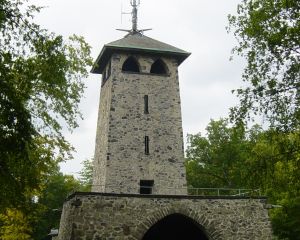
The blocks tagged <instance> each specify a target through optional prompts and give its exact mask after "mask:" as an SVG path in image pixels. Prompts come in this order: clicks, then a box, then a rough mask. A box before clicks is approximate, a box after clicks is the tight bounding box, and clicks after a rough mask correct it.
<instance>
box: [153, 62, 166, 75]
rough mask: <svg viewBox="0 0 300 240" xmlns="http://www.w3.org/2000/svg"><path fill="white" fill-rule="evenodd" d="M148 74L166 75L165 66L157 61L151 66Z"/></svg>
mask: <svg viewBox="0 0 300 240" xmlns="http://www.w3.org/2000/svg"><path fill="white" fill-rule="evenodd" d="M150 73H154V74H167V66H166V64H165V63H164V62H163V61H162V60H161V59H158V60H156V61H155V62H154V63H153V64H152V66H151V70H150Z"/></svg>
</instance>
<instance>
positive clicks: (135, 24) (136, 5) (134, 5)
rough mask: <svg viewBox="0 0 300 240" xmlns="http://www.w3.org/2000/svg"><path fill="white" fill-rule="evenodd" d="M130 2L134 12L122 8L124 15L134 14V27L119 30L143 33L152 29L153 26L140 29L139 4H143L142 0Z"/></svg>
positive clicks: (131, 0)
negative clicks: (124, 10)
mask: <svg viewBox="0 0 300 240" xmlns="http://www.w3.org/2000/svg"><path fill="white" fill-rule="evenodd" d="M130 4H131V6H132V12H131V13H128V12H123V10H122V13H121V14H122V15H123V14H131V16H132V29H131V30H127V29H117V30H118V31H123V32H128V33H131V34H135V33H143V32H145V31H149V30H152V28H148V29H142V30H138V6H139V5H140V4H141V1H140V0H130Z"/></svg>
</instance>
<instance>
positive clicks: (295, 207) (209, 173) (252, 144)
mask: <svg viewBox="0 0 300 240" xmlns="http://www.w3.org/2000/svg"><path fill="white" fill-rule="evenodd" d="M206 130H207V136H206V137H202V136H201V135H200V134H196V135H190V136H189V145H188V148H187V151H186V156H187V162H186V166H187V182H188V185H189V186H192V187H196V188H199V187H202V188H203V187H204V188H216V187H218V188H220V187H226V188H228V187H230V188H232V187H234V188H247V189H257V188H259V189H260V190H261V194H263V195H265V196H267V197H268V201H269V202H270V203H271V204H273V205H277V206H279V208H275V209H271V210H270V217H271V220H272V224H273V229H274V233H275V234H276V235H277V236H278V237H279V239H291V240H298V239H299V240H300V234H299V233H300V215H299V213H300V211H299V209H300V198H299V196H300V179H299V176H300V168H299V166H300V165H299V164H300V154H299V151H298V149H299V146H300V134H299V132H292V133H289V132H288V133H287V132H285V131H280V130H278V129H275V128H273V129H272V128H271V129H268V130H263V129H262V128H261V127H260V126H258V125H255V126H253V127H252V128H251V129H249V130H246V129H244V128H237V127H230V126H229V125H228V122H227V121H225V120H219V121H213V120H212V121H211V122H210V123H209V125H208V127H207V128H206ZM214 194H215V193H214ZM226 194H228V192H226ZM233 194H236V193H233Z"/></svg>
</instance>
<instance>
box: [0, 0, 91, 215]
mask: <svg viewBox="0 0 300 240" xmlns="http://www.w3.org/2000/svg"><path fill="white" fill-rule="evenodd" d="M40 10H41V8H39V7H36V6H30V5H29V4H28V2H27V1H26V0H25V1H20V0H9V1H8V0H0V78H1V79H0V89H1V92H0V182H1V184H0V209H4V208H5V207H9V206H16V207H19V206H22V205H24V202H26V201H28V199H31V196H32V194H34V191H36V190H38V189H39V184H40V183H41V180H42V178H43V176H47V173H48V172H49V171H50V169H51V168H53V167H54V166H55V165H56V164H57V162H60V161H62V160H67V159H70V158H71V157H72V155H71V151H72V146H70V144H69V143H68V142H67V141H66V140H65V138H64V137H63V135H62V129H63V126H64V127H66V128H68V129H69V130H72V129H73V128H75V127H77V119H78V117H81V115H80V112H79V109H78V104H79V101H80V99H81V97H82V94H83V90H84V83H83V79H84V78H85V77H87V74H88V72H87V70H86V68H87V66H90V65H91V63H92V62H91V58H90V47H89V45H88V44H87V43H86V42H85V41H84V39H83V38H82V37H78V36H75V35H74V36H72V37H70V38H69V39H64V38H63V37H62V36H58V35H55V34H54V33H51V32H49V31H47V30H45V29H42V28H41V27H40V26H39V25H37V24H35V23H34V22H33V16H34V14H36V13H37V12H39V11H40Z"/></svg>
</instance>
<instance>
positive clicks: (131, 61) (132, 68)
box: [122, 57, 140, 73]
mask: <svg viewBox="0 0 300 240" xmlns="http://www.w3.org/2000/svg"><path fill="white" fill-rule="evenodd" d="M122 71H124V72H137V73H139V72H140V67H139V64H138V63H137V61H136V60H135V58H134V57H129V58H127V60H126V61H125V62H124V64H123V66H122Z"/></svg>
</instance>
